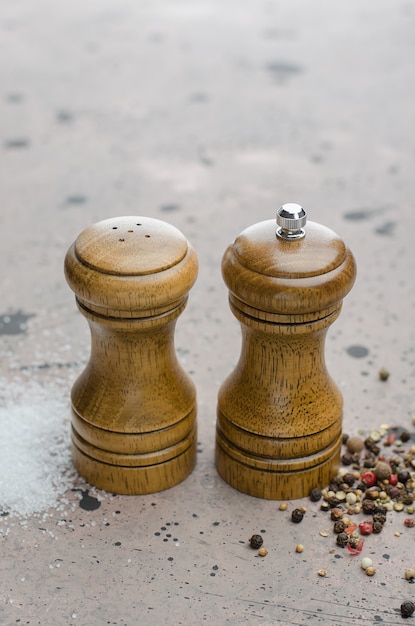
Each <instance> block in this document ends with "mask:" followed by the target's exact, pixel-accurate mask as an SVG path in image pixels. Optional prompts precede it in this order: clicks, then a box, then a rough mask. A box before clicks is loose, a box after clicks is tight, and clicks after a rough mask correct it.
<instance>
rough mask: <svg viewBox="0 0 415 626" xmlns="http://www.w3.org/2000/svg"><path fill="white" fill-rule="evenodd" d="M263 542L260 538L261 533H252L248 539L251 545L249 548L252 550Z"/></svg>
mask: <svg viewBox="0 0 415 626" xmlns="http://www.w3.org/2000/svg"><path fill="white" fill-rule="evenodd" d="M263 543H264V540H263V539H262V537H261V535H252V537H251V538H250V540H249V545H250V546H251V548H254V550H258V548H260V547H261V546H262V544H263Z"/></svg>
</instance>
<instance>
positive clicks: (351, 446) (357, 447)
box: [346, 436, 364, 454]
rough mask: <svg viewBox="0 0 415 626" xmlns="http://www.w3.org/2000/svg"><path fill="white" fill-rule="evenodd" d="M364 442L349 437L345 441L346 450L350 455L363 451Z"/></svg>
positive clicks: (357, 438) (358, 438)
mask: <svg viewBox="0 0 415 626" xmlns="http://www.w3.org/2000/svg"><path fill="white" fill-rule="evenodd" d="M363 446H364V442H363V439H362V438H361V437H357V436H353V437H349V438H348V440H347V441H346V448H347V450H348V451H349V452H350V453H351V454H355V453H356V452H361V451H362V450H363Z"/></svg>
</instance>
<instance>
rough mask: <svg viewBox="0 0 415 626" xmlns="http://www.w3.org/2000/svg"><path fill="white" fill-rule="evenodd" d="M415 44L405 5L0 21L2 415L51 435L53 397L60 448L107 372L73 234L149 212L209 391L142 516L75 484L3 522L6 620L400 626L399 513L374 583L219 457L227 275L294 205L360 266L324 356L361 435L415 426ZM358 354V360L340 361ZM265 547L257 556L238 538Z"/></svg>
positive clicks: (177, 4)
mask: <svg viewBox="0 0 415 626" xmlns="http://www.w3.org/2000/svg"><path fill="white" fill-rule="evenodd" d="M414 32H415V4H414V3H413V2H412V1H410V0H397V1H396V2H388V1H386V0H376V1H375V0H366V1H365V2H360V1H357V0H349V2H343V3H339V2H336V3H335V2H329V1H328V0H315V1H314V2H310V1H309V0H292V1H290V2H288V1H283V0H280V1H277V0H261V1H259V2H247V1H246V0H242V1H241V0H239V1H236V0H223V1H219V0H199V1H198V0H193V1H191V0H170V1H168V0H151V1H150V0H141V1H139V2H133V1H132V0H122V1H118V2H116V1H115V0H100V1H97V0H90V1H89V2H82V1H80V0H71V2H66V3H63V2H56V1H53V0H39V1H38V2H36V3H35V2H30V1H29V0H1V1H0V77H1V82H0V155H1V156H0V203H1V208H0V255H1V256H0V258H1V271H0V285H1V306H0V318H1V319H2V320H3V326H2V327H1V328H0V359H1V360H0V378H1V391H0V400H1V404H2V406H7V401H9V396H11V397H12V398H16V400H15V402H16V405H17V404H18V403H19V402H21V401H22V398H23V400H24V401H25V402H26V403H29V404H30V403H31V402H34V401H35V400H36V402H37V403H38V404H39V412H40V417H41V416H42V406H43V407H47V405H48V402H49V401H54V400H56V399H59V401H60V402H64V403H65V402H66V408H67V412H65V410H63V411H62V424H64V425H65V428H66V429H67V426H68V420H69V404H68V402H69V401H68V398H69V393H70V388H71V386H72V383H73V381H74V380H75V378H76V377H77V375H78V374H79V373H80V372H81V371H82V368H83V367H84V365H85V363H86V360H87V358H88V354H89V335H88V329H87V325H86V323H85V320H84V319H81V316H80V315H79V314H78V312H77V310H76V307H75V303H74V300H73V294H72V293H71V292H70V290H69V289H68V287H67V285H66V283H65V280H64V277H63V269H62V268H63V258H64V255H65V252H66V250H67V248H68V247H69V245H70V244H71V243H72V241H73V240H74V239H75V238H76V236H77V235H78V234H79V232H81V230H83V229H84V228H86V227H87V226H89V225H90V224H91V223H93V222H95V221H98V220H100V219H105V218H107V217H112V216H114V215H122V214H127V215H128V214H135V215H148V216H150V217H157V218H159V219H164V220H166V221H169V222H171V223H172V224H174V225H175V226H177V227H178V228H180V229H181V230H182V231H183V232H184V234H185V235H186V236H187V237H188V238H189V239H190V240H191V241H192V243H193V244H194V246H195V247H196V250H197V252H198V255H199V259H200V274H199V279H198V282H197V284H196V286H195V287H194V289H193V290H192V292H191V294H190V300H189V305H188V308H187V310H186V312H185V313H184V314H183V316H182V318H181V319H180V320H179V323H178V327H177V337H176V343H177V349H178V352H179V355H180V358H181V360H182V363H183V364H184V366H185V368H186V370H187V371H188V372H190V373H191V375H192V377H193V380H194V381H195V383H196V386H197V391H198V405H199V413H198V424H199V454H198V464H197V468H196V470H195V471H194V473H193V474H192V475H191V476H190V477H189V478H188V479H187V480H186V481H185V482H184V483H183V484H181V485H179V486H177V487H175V488H173V489H171V490H169V491H167V492H164V493H160V494H154V495H152V496H145V497H120V496H113V495H111V494H105V493H103V492H98V491H97V490H94V489H92V488H90V487H89V486H88V485H85V483H84V482H83V481H82V480H81V479H79V478H77V477H74V478H73V483H72V485H71V488H70V489H69V490H68V492H67V493H66V494H65V496H64V497H63V496H60V501H59V505H58V506H52V507H51V509H50V511H46V512H45V511H40V512H39V513H37V514H36V515H31V516H29V517H19V516H17V515H11V514H9V515H4V516H3V517H1V518H0V530H1V536H0V541H1V561H0V571H1V580H0V585H1V589H0V622H1V623H2V624H6V625H7V626H9V625H10V626H11V625H12V624H30V625H35V624H41V625H42V626H45V625H57V624H59V625H60V624H62V625H66V624H68V625H69V624H70V625H71V626H72V625H73V626H90V625H101V624H118V625H120V626H121V625H122V626H126V625H128V626H134V625H136V624H168V625H173V624H200V623H207V624H231V625H238V624H261V625H265V624H296V625H300V624H301V625H303V624H321V625H327V626H328V625H329V624H341V625H351V624H360V625H372V624H379V623H381V624H385V625H386V624H388V625H392V624H393V625H395V624H397V623H400V621H401V618H400V615H399V605H400V603H401V601H402V600H404V599H406V598H411V597H412V599H413V597H414V592H413V589H415V587H414V586H412V585H410V584H409V583H408V582H407V581H405V580H404V577H403V571H404V569H405V567H409V566H412V567H414V566H415V543H414V538H415V533H414V529H412V531H411V529H406V532H403V531H402V518H401V517H399V514H398V513H396V515H392V516H391V517H390V520H389V522H388V525H387V528H385V530H384V532H383V533H381V534H380V535H377V536H374V535H373V536H371V537H370V540H368V541H367V547H366V554H367V555H370V556H371V558H372V559H373V560H374V562H375V563H376V568H377V573H376V576H374V577H373V578H368V577H366V576H365V575H364V573H363V571H362V570H361V568H360V566H359V562H358V560H356V558H355V557H351V556H349V555H347V554H345V552H344V551H342V550H341V549H336V548H335V546H334V542H333V538H332V537H331V536H330V537H329V538H324V537H322V536H321V535H319V530H320V529H321V528H323V527H327V526H329V524H328V520H327V517H326V516H325V515H324V514H323V513H321V512H320V511H319V508H318V506H317V505H312V504H310V503H309V502H308V501H304V502H302V504H305V505H306V506H307V509H308V511H307V514H306V519H305V520H304V522H303V523H302V524H299V525H296V526H294V525H292V524H291V523H290V521H289V512H290V510H291V509H292V508H293V506H294V504H293V503H290V505H289V509H288V511H286V512H281V511H279V509H278V505H279V503H276V502H268V501H262V500H258V499H255V498H250V497H248V496H245V495H242V494H240V493H238V492H236V491H234V490H233V489H231V488H230V487H229V486H228V485H226V484H225V483H223V482H222V481H221V480H220V478H219V477H218V476H217V474H216V471H215V468H214V461H213V454H214V429H215V411H216V396H217V391H218V388H219V385H220V383H221V382H222V380H223V379H224V377H225V376H226V375H227V374H228V373H229V372H230V371H231V369H232V368H233V367H234V365H235V363H236V360H237V358H238V353H239V347H240V332H239V327H238V324H237V322H236V320H234V319H233V317H232V315H231V313H230V311H229V309H228V305H227V293H226V289H225V287H224V285H223V282H222V279H221V275H220V260H221V257H222V254H223V252H224V250H225V248H226V246H227V245H228V244H229V243H230V242H231V241H232V240H233V239H234V238H235V237H236V236H237V235H238V234H239V232H240V231H241V230H242V229H243V228H245V227H247V226H249V225H251V224H253V223H254V222H257V221H259V220H263V219H270V218H272V217H273V216H274V212H275V209H276V208H278V206H280V205H281V204H282V203H284V202H287V201H296V202H300V203H302V204H303V206H305V207H306V209H307V211H308V213H309V216H310V219H312V220H314V221H317V222H320V223H323V224H325V225H326V226H328V227H330V228H332V229H333V230H335V231H336V232H337V233H338V234H339V235H340V236H341V237H342V238H343V239H344V240H345V241H346V242H347V243H348V245H349V246H350V247H351V248H352V250H353V252H354V254H355V256H356V259H357V264H358V279H357V282H356V285H355V287H354V289H353V291H352V292H351V294H350V295H349V296H348V298H347V299H346V301H345V303H344V308H343V313H342V315H341V317H340V319H339V320H338V321H337V322H336V323H335V325H334V327H333V328H332V329H331V330H330V332H329V337H328V341H327V349H326V355H327V363H328V367H329V370H330V372H331V374H332V376H333V378H334V379H335V380H336V381H337V382H338V384H339V385H340V386H341V388H342V391H343V394H344V400H345V412H344V429H345V430H346V431H347V432H353V433H356V432H357V431H358V430H359V429H361V430H370V429H372V428H377V427H378V426H379V425H380V424H383V423H388V424H391V423H393V424H398V425H401V426H404V427H407V428H410V427H411V426H410V425H411V419H412V416H413V415H415V400H414V395H415V394H414V392H415V378H414V374H415V357H414V339H415V331H414V316H415V309H414V307H415V285H414V273H413V267H414V263H415V253H414V234H413V233H414V230H413V226H412V218H413V213H414V208H415V207H414V196H415V193H414V192H415V189H414V185H415V183H414V158H415V133H414V127H415V106H414V100H415V65H414V58H415V37H414ZM5 318H6V322H5V321H4V319H5ZM356 345H357V346H361V347H363V348H365V350H364V351H363V353H362V354H363V356H362V357H361V358H356V357H354V356H352V355H351V354H350V350H349V352H348V349H349V348H350V347H351V346H356ZM351 352H352V353H353V350H352V351H351ZM382 366H385V367H387V368H388V369H389V371H390V372H391V376H390V379H389V380H388V381H387V383H382V382H380V381H379V378H378V370H379V369H380V367H382ZM34 384H35V385H37V387H36V389H37V391H36V394H37V395H36V398H35V399H33V398H34V396H33V395H31V394H33V393H34V392H33V385H34ZM39 389H41V390H43V394H44V395H43V396H42V395H41V394H40V395H39ZM2 416H3V418H2V422H1V423H0V429H1V432H2V433H3V434H2V435H1V436H2V437H4V436H5V434H6V432H7V430H8V429H10V428H11V426H10V423H9V421H8V420H7V418H5V417H4V413H2ZM46 416H47V413H45V419H47V417H46ZM13 417H14V416H13ZM17 419H18V417H17ZM13 427H15V423H14V424H13ZM65 432H67V438H68V441H67V445H68V446H69V430H68V429H67V430H66V431H65ZM412 432H413V427H412ZM413 437H414V435H413ZM37 445H39V444H38V443H37ZM40 445H41V444H40ZM46 445H48V440H47V438H46ZM21 462H22V463H23V465H24V463H25V459H21ZM68 471H70V468H68ZM4 480H7V476H3V481H4ZM28 481H29V482H30V475H28ZM73 489H81V490H83V491H84V496H85V491H86V489H89V490H90V491H89V494H90V496H92V497H93V498H94V499H95V500H94V501H95V502H98V504H99V506H98V504H97V507H98V508H96V509H95V510H85V509H84V508H82V507H81V506H80V504H81V502H82V492H81V491H73ZM300 502H301V501H300ZM84 504H85V502H84ZM297 505H298V503H296V506H297ZM2 506H3V503H1V502H0V508H1V507H2ZM397 530H400V531H402V534H401V536H400V537H396V536H395V532H396V531H397ZM259 531H265V532H263V535H264V537H265V539H266V545H267V548H268V550H269V554H268V556H267V557H266V558H264V559H260V558H258V557H256V556H255V553H253V552H252V551H251V550H249V549H248V547H247V543H246V541H247V539H248V538H249V536H250V535H251V534H252V533H253V532H259ZM297 543H303V544H304V546H305V550H304V552H303V553H302V554H296V553H295V552H294V549H295V545H296V544H297ZM357 558H359V557H357ZM320 568H325V569H327V571H328V575H327V577H326V578H319V577H318V576H317V571H318V570H319V569H320ZM409 622H410V620H408V623H409Z"/></svg>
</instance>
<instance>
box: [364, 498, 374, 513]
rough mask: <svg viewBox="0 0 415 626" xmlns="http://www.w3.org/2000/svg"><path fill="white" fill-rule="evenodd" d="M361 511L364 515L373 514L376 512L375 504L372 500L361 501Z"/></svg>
mask: <svg viewBox="0 0 415 626" xmlns="http://www.w3.org/2000/svg"><path fill="white" fill-rule="evenodd" d="M362 510H363V513H366V515H367V514H368V513H369V514H371V513H374V512H375V510H376V502H374V501H373V500H363V504H362Z"/></svg>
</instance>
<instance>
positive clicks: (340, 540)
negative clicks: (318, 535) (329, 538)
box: [336, 533, 349, 548]
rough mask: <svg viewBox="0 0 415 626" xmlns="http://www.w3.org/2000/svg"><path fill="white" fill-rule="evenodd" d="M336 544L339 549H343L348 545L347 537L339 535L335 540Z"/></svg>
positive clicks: (342, 534)
mask: <svg viewBox="0 0 415 626" xmlns="http://www.w3.org/2000/svg"><path fill="white" fill-rule="evenodd" d="M336 543H337V545H338V546H340V547H341V548H344V547H345V546H347V544H348V543H349V535H346V533H339V534H338V535H337V538H336Z"/></svg>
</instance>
